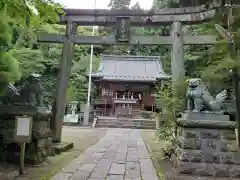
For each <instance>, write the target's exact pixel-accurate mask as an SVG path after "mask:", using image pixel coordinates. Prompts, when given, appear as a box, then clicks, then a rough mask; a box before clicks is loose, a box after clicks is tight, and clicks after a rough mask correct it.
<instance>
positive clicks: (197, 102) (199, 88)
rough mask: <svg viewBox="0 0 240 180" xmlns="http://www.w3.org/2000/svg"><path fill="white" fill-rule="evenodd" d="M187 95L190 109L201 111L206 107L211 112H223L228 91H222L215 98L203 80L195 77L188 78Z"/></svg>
mask: <svg viewBox="0 0 240 180" xmlns="http://www.w3.org/2000/svg"><path fill="white" fill-rule="evenodd" d="M186 95H187V98H188V110H190V111H193V112H200V111H202V110H203V109H204V110H207V111H209V112H215V113H222V103H223V102H224V100H225V99H226V98H227V91H226V90H224V91H222V92H220V93H219V94H217V95H216V97H215V99H214V98H213V97H212V96H211V94H210V93H209V92H208V90H207V87H206V86H205V85H204V84H203V82H202V80H201V79H200V78H193V79H189V80H188V90H187V94H186Z"/></svg>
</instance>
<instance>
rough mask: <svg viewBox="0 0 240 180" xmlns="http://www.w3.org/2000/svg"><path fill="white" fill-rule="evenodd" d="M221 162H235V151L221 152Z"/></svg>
mask: <svg viewBox="0 0 240 180" xmlns="http://www.w3.org/2000/svg"><path fill="white" fill-rule="evenodd" d="M220 163H221V164H234V163H235V161H234V153H233V152H221V153H220Z"/></svg>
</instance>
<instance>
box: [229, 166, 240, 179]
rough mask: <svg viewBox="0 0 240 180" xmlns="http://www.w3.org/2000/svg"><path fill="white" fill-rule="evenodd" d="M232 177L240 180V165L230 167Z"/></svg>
mask: <svg viewBox="0 0 240 180" xmlns="http://www.w3.org/2000/svg"><path fill="white" fill-rule="evenodd" d="M229 168H230V177H231V178H240V166H239V165H230V167H229Z"/></svg>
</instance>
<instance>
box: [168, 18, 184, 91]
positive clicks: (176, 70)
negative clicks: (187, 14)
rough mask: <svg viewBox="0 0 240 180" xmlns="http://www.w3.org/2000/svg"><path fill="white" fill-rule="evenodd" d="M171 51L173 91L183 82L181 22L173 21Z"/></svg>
mask: <svg viewBox="0 0 240 180" xmlns="http://www.w3.org/2000/svg"><path fill="white" fill-rule="evenodd" d="M171 37H172V52H171V71H172V85H173V91H175V92H176V91H177V88H178V86H181V85H182V84H183V83H184V76H185V67H184V49H183V48H184V42H183V33H182V24H181V22H179V21H177V22H173V23H172V30H171Z"/></svg>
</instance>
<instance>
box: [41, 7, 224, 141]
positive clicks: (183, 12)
mask: <svg viewBox="0 0 240 180" xmlns="http://www.w3.org/2000/svg"><path fill="white" fill-rule="evenodd" d="M218 6H219V5H218V4H215V5H212V6H209V7H208V9H205V7H204V6H198V7H191V8H170V9H160V10H158V11H140V12H136V11H132V10H101V9H95V10H92V9H65V15H64V16H60V21H59V24H63V25H66V27H67V28H66V33H65V34H61V35H57V34H48V33H40V34H38V39H37V40H38V42H43V43H63V50H62V59H61V63H60V71H59V74H58V80H57V93H56V100H55V108H54V112H53V113H54V114H53V115H54V118H53V120H52V131H53V140H54V141H55V142H60V141H61V134H62V122H63V118H64V110H65V105H66V93H67V88H68V81H69V77H70V73H71V65H72V59H73V54H74V44H93V45H100V44H108V45H121V44H131V45H134V44H141V45H160V44H161V45H171V47H172V53H171V70H172V81H173V83H175V84H177V83H179V82H182V81H183V78H184V75H185V68H184V51H183V46H184V45H194V44H195V45H196V44H214V43H215V42H216V37H215V36H212V35H204V36H203V35H202V36H190V35H183V32H182V26H183V25H186V24H200V23H202V22H206V21H209V20H211V19H212V18H213V16H214V14H215V9H216V8H217V7H218ZM119 24H121V25H123V24H124V28H125V30H124V31H126V32H127V33H125V34H124V35H125V36H124V38H123V39H121V38H119V37H122V34H121V32H118V33H120V34H117V36H114V35H112V36H81V35H77V33H76V32H77V26H113V25H117V26H118V25H119ZM126 24H128V25H129V26H144V27H149V26H150V27H159V26H169V25H170V26H171V27H172V30H171V36H131V35H130V33H129V31H130V30H129V29H130V28H126V27H127V26H125V25H126ZM121 28H123V26H122V27H121ZM118 36H119V37H118Z"/></svg>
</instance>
